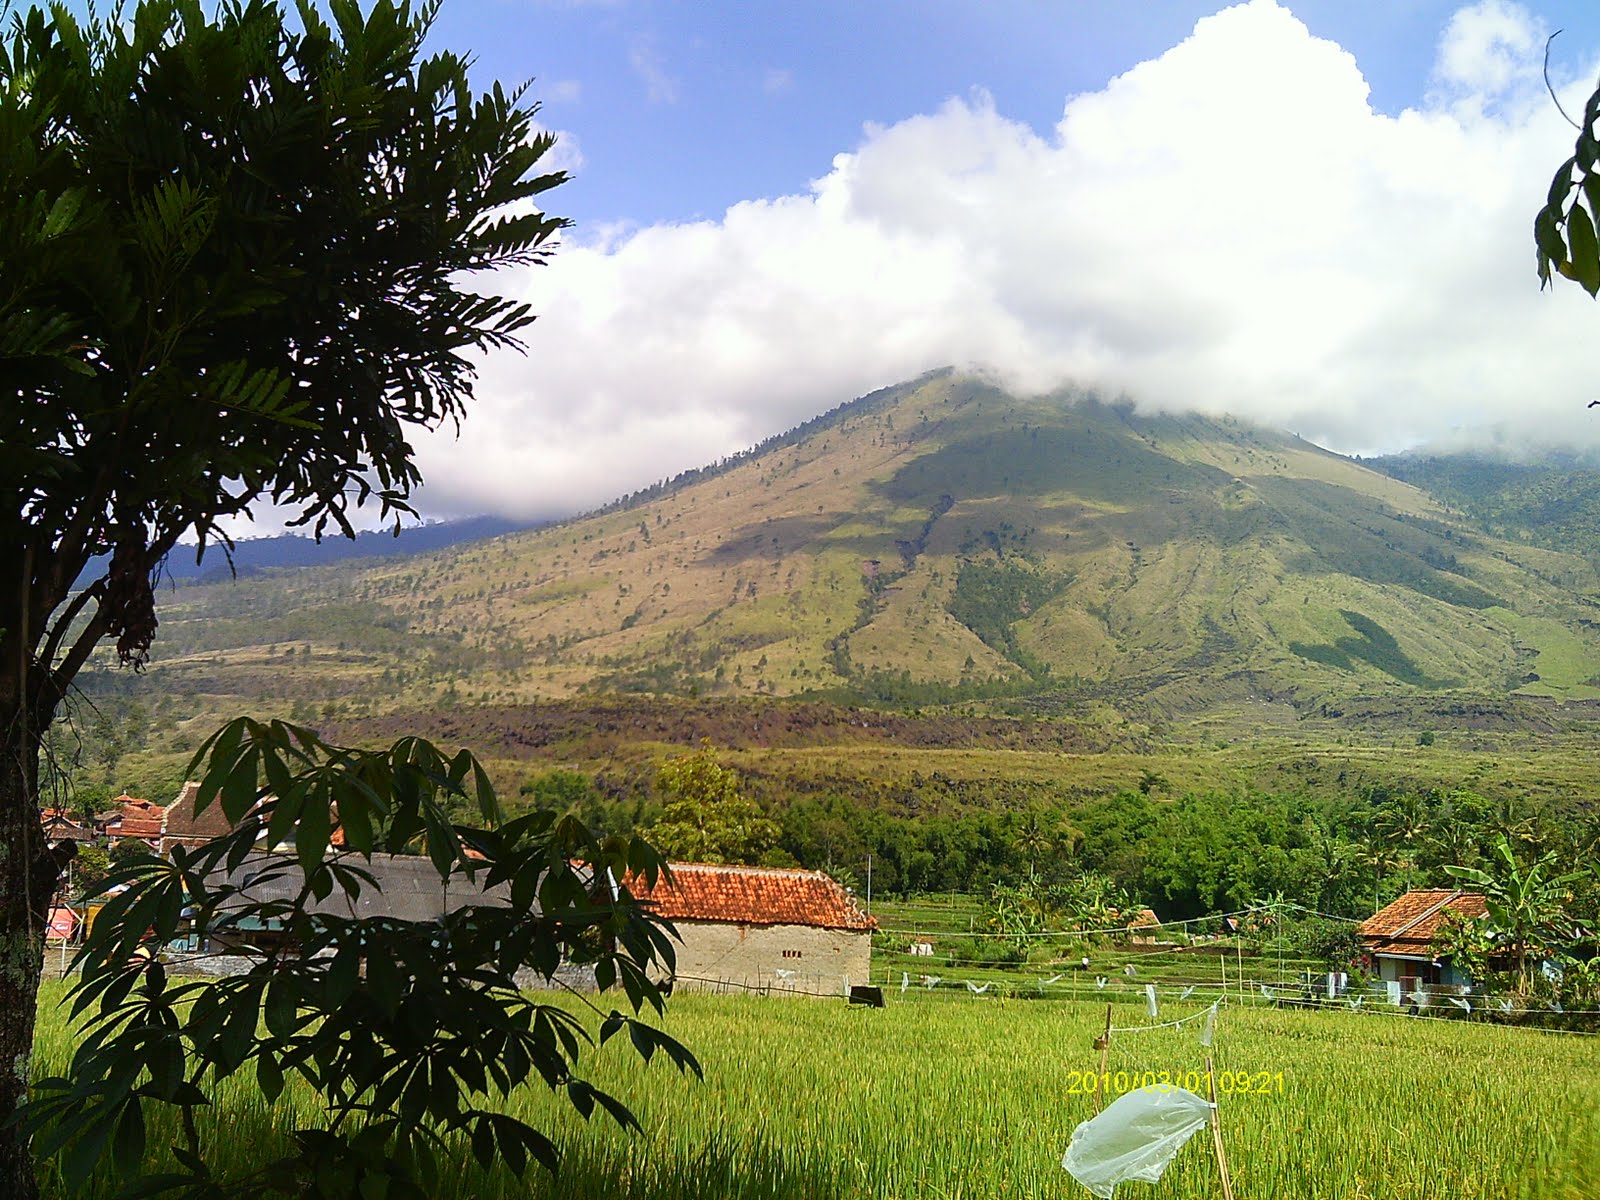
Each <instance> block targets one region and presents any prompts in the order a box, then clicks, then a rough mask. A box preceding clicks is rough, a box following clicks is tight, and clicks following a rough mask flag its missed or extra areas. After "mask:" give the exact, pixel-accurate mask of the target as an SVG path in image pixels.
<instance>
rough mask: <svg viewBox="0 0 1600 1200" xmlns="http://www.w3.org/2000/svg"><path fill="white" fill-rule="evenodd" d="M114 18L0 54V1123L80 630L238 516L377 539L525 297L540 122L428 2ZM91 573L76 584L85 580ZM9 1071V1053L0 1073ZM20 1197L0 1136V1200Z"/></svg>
mask: <svg viewBox="0 0 1600 1200" xmlns="http://www.w3.org/2000/svg"><path fill="white" fill-rule="evenodd" d="M329 12H330V14H331V17H332V21H333V23H332V25H330V24H329V23H328V21H327V20H325V19H324V17H323V16H322V15H321V13H320V12H319V11H318V9H317V8H316V7H315V6H314V5H313V3H312V2H311V0H299V2H298V25H299V29H296V28H295V27H294V26H293V25H292V24H291V23H290V22H289V21H287V20H286V18H285V14H284V12H283V11H282V10H281V9H280V8H278V7H277V6H276V5H275V4H273V3H271V2H270V0H222V3H221V5H220V7H219V8H218V9H217V10H216V12H215V13H214V14H213V15H212V16H209V17H208V16H206V15H205V14H204V13H203V12H202V10H201V8H200V6H199V5H198V4H190V3H180V2H179V0H136V4H135V6H134V7H133V8H132V9H131V11H130V10H126V9H119V10H118V11H117V12H115V13H114V14H113V15H112V16H111V17H109V18H106V19H101V20H95V21H91V22H90V23H89V24H88V25H87V26H80V24H79V23H78V22H77V21H76V20H74V18H73V17H72V16H71V15H70V13H68V12H67V10H66V9H65V8H64V7H58V8H55V9H53V10H51V11H50V12H49V13H45V12H42V11H40V10H38V9H32V10H30V11H28V12H26V13H19V14H15V15H14V16H13V18H12V21H11V23H10V26H9V28H8V30H7V31H6V33H5V35H4V37H5V40H4V43H3V44H0V279H3V280H4V287H3V288H0V560H3V561H5V562H6V563H8V564H12V570H13V572H14V574H13V577H12V578H13V582H12V583H11V584H10V585H9V586H7V587H4V588H0V1062H4V1063H6V1064H7V1069H6V1070H5V1071H4V1072H0V1116H3V1115H4V1114H7V1113H9V1112H10V1111H11V1110H12V1109H13V1108H14V1107H15V1105H16V1104H17V1102H18V1101H19V1100H20V1098H21V1097H22V1095H23V1093H24V1090H25V1087H26V1080H27V1076H28V1069H27V1064H28V1061H29V1052H30V1049H31V1045H32V1040H33V1023H34V1011H35V996H36V992H37V987H38V978H39V967H40V961H41V956H42V952H43V942H42V930H43V927H44V916H45V912H44V906H45V904H46V903H47V901H48V898H49V897H50V896H51V894H52V893H53V892H54V890H55V883H56V879H57V876H58V874H59V871H60V869H61V863H62V859H63V856H64V854H65V851H64V850H62V851H59V852H58V851H56V850H53V849H52V848H50V847H47V846H45V845H44V844H43V840H42V838H41V835H40V831H39V823H38V816H37V795H38V781H39V750H40V746H41V743H42V739H43V738H44V736H45V734H46V732H47V731H48V729H49V727H50V724H51V722H52V721H53V720H54V719H55V717H56V715H57V714H58V712H59V711H60V708H61V705H62V703H63V700H64V698H65V697H66V695H67V692H68V688H69V687H70V685H71V683H72V681H73V678H74V676H75V675H76V674H77V673H78V671H79V669H80V668H81V667H82V666H83V665H84V663H85V662H86V661H87V660H88V659H89V656H90V655H91V653H93V652H94V650H95V648H96V647H97V646H98V645H99V644H100V643H101V641H102V640H103V639H107V638H110V639H114V640H115V645H116V654H117V656H118V658H119V659H120V660H121V661H122V662H123V663H125V664H131V665H133V666H134V667H138V666H139V665H141V664H142V663H143V662H144V661H145V660H146V658H147V657H148V654H149V651H150V647H151V643H152V641H153V639H154V637H155V632H156V613H155V604H154V593H153V589H152V583H151V581H152V575H153V573H154V572H155V571H156V570H157V569H158V568H159V565H160V563H161V561H162V560H163V558H164V557H165V556H166V555H167V554H168V553H169V552H170V551H171V550H172V549H173V548H174V547H175V546H176V545H177V542H178V539H179V538H180V537H182V536H184V535H185V534H188V535H192V536H194V537H196V538H198V540H199V546H200V552H201V553H203V552H204V549H205V548H206V547H207V546H208V545H211V546H215V545H216V544H217V543H218V542H219V541H220V542H221V543H222V545H223V547H224V549H225V550H226V548H227V547H228V543H227V539H226V535H225V531H224V528H223V522H224V521H225V520H227V519H228V518H235V517H239V516H241V515H245V514H248V513H250V512H251V511H252V508H253V507H254V506H257V505H259V504H262V503H268V502H270V503H272V504H275V505H278V506H279V507H280V509H281V510H283V511H286V512H288V513H290V514H291V515H292V519H293V523H296V524H301V525H308V526H310V527H311V528H312V530H313V531H314V532H316V533H317V534H318V535H319V536H320V535H321V534H322V533H323V532H324V531H325V530H326V529H328V528H335V529H338V530H341V531H343V532H344V533H346V534H349V533H351V532H352V529H351V524H350V520H349V515H348V514H349V509H350V507H351V506H352V505H353V504H354V505H360V504H361V503H363V502H365V501H369V500H370V501H375V502H376V503H377V505H378V506H379V510H380V513H381V515H382V517H383V518H384V519H391V518H392V519H393V520H395V521H396V523H398V521H399V518H400V515H401V514H404V513H407V512H409V511H411V510H410V506H409V503H408V500H409V497H410V496H411V493H412V489H413V488H414V487H415V485H416V484H417V483H418V482H419V476H418V472H417V469H416V467H415V465H414V463H413V461H412V449H411V445H410V441H409V436H410V431H411V430H412V429H426V428H434V427H437V426H439V425H441V424H443V423H446V422H450V421H455V420H459V418H460V417H461V415H462V414H463V413H464V411H465V409H466V404H467V401H468V400H469V399H470V395H471V385H472V381H473V378H474V366H473V361H472V359H471V358H470V357H469V353H470V352H475V351H484V350H489V349H500V348H516V347H518V346H519V345H520V343H519V342H518V339H517V335H518V332H519V331H520V330H522V329H523V328H525V327H526V326H527V325H528V323H529V322H530V321H532V320H533V315H532V313H531V312H530V311H529V310H528V308H527V306H526V305H524V304H520V303H514V302H512V301H510V300H507V299H505V298H503V297H501V296H498V295H495V294H494V293H493V292H492V291H491V290H487V289H486V288H485V280H484V279H483V278H482V273H483V272H486V271H489V270H492V269H494V268H497V267H502V266H508V265H516V264H531V263H538V262H541V261H543V259H544V258H545V256H546V255H548V254H549V253H550V251H551V248H552V243H551V240H550V239H551V238H552V237H553V235H554V234H555V233H556V232H557V231H558V230H559V229H560V228H562V227H563V226H564V225H565V224H566V222H564V221H563V220H561V219H559V218H556V217H552V216H549V215H547V214H545V213H543V212H542V211H540V210H539V209H538V208H537V198H538V197H539V195H540V194H541V193H543V192H544V191H546V190H547V189H549V188H551V187H553V186H555V185H556V184H559V183H560V182H561V181H562V179H563V178H564V176H563V175H562V174H561V173H559V172H552V173H544V174H539V173H537V171H536V168H537V164H538V162H539V160H540V158H541V157H542V156H543V154H544V153H545V152H546V151H547V150H548V149H549V148H550V146H551V144H552V139H551V138H550V137H549V136H548V135H545V134H541V133H538V132H537V130H536V127H535V126H534V124H533V117H534V112H535V106H534V105H532V104H529V103H525V102H524V100H523V97H522V94H521V93H520V92H514V93H512V94H509V95H508V94H506V93H505V92H504V91H503V90H502V89H501V88H500V87H499V86H498V85H496V86H494V87H493V88H491V89H490V90H489V91H488V92H487V93H482V94H479V93H475V92H474V91H473V90H472V88H471V86H470V84H469V81H468V77H467V64H466V62H465V60H464V59H462V58H461V57H460V56H458V55H456V54H453V53H450V52H447V51H441V52H438V53H435V54H433V55H432V56H430V57H426V58H424V57H423V56H422V50H421V47H422V42H423V39H424V38H425V36H426V35H427V32H428V27H429V23H430V21H431V17H432V12H433V9H432V8H431V7H430V8H428V9H425V10H424V11H423V12H422V13H421V14H416V13H413V11H412V10H411V8H410V7H409V5H408V4H407V3H404V2H403V0H373V3H372V7H371V9H370V11H368V12H367V13H366V14H364V15H363V14H362V13H361V12H360V11H358V9H357V8H356V6H355V3H354V2H353V0H330V4H329ZM86 571H87V572H88V574H87V577H86V578H87V586H82V587H79V586H77V581H78V580H79V579H80V577H81V576H84V574H85V572H86ZM12 1064H15V1065H14V1066H13V1065H12ZM34 1192H35V1188H34V1182H33V1179H32V1168H31V1162H30V1160H29V1157H28V1152H27V1147H26V1145H25V1143H24V1142H23V1141H22V1140H21V1139H20V1137H19V1136H18V1134H17V1132H16V1131H15V1129H14V1127H12V1126H10V1125H0V1195H6V1196H15V1197H29V1196H32V1195H33V1194H34Z"/></svg>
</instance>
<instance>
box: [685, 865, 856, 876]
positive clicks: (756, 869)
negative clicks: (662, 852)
mask: <svg viewBox="0 0 1600 1200" xmlns="http://www.w3.org/2000/svg"><path fill="white" fill-rule="evenodd" d="M667 869H668V870H670V871H674V872H676V871H717V872H735V871H737V872H741V873H749V874H753V875H755V874H759V875H811V876H817V877H820V878H823V879H827V878H831V876H829V875H828V874H827V873H826V872H824V871H817V870H812V869H811V868H809V867H766V866H752V865H750V864H748V863H701V862H669V863H667Z"/></svg>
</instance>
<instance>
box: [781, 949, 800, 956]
mask: <svg viewBox="0 0 1600 1200" xmlns="http://www.w3.org/2000/svg"><path fill="white" fill-rule="evenodd" d="M783 956H784V957H785V958H799V957H800V951H798V950H785V951H784V952H783Z"/></svg>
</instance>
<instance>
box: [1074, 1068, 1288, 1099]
mask: <svg viewBox="0 0 1600 1200" xmlns="http://www.w3.org/2000/svg"><path fill="white" fill-rule="evenodd" d="M1215 1079H1216V1084H1217V1091H1218V1092H1220V1093H1222V1094H1223V1095H1225V1096H1269V1095H1272V1096H1281V1095H1283V1092H1284V1077H1283V1072H1282V1071H1217V1072H1216V1073H1215ZM1180 1087H1181V1088H1184V1089H1185V1090H1187V1091H1191V1092H1198V1093H1200V1094H1202V1095H1204V1094H1205V1091H1206V1073H1205V1072H1204V1071H1194V1070H1189V1071H1068V1072H1067V1094H1068V1095H1069V1096H1098V1095H1113V1094H1114V1095H1121V1094H1122V1093H1124V1092H1136V1091H1138V1090H1139V1089H1140V1088H1159V1089H1164V1090H1166V1089H1171V1088H1180Z"/></svg>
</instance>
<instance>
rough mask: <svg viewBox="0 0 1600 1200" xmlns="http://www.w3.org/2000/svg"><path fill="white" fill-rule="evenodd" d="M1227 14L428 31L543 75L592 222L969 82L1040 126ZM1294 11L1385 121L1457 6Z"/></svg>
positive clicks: (598, 9)
mask: <svg viewBox="0 0 1600 1200" xmlns="http://www.w3.org/2000/svg"><path fill="white" fill-rule="evenodd" d="M1221 7H1223V5H1222V4H1219V3H1215V2H1213V3H1193V2H1187V0H1185V2H1175V0H1066V2H1058V3H1043V2H1040V0H1034V2H1031V3H1018V2H1016V0H988V2H981V0H968V2H963V3H956V2H952V0H929V2H926V3H908V2H906V0H873V2H868V3H863V2H861V0H853V2H841V0H813V2H808V3H764V2H749V0H746V2H744V3H728V2H726V0H715V2H700V3H660V2H654V0H619V2H617V3H605V2H598V3H586V2H584V0H547V2H539V0H446V3H445V5H444V8H443V10H442V13H441V15H440V18H439V21H438V24H437V26H436V36H437V39H438V40H439V41H440V42H441V43H442V44H445V45H449V46H451V47H453V48H455V49H458V50H470V51H471V52H472V53H473V54H474V55H475V56H476V58H477V60H478V68H477V76H478V78H479V79H481V80H484V81H487V80H489V79H494V78H498V79H501V80H504V81H507V82H514V81H522V80H525V79H529V78H532V79H534V80H535V84H534V89H533V94H534V95H535V96H536V97H539V98H540V99H541V101H542V103H543V104H544V117H545V120H546V122H547V124H549V125H550V126H552V127H554V128H559V129H562V130H567V131H570V132H571V133H572V135H573V137H574V138H575V140H576V142H577V144H578V146H579V147H580V148H581V151H582V156H583V164H582V167H581V169H580V170H578V171H576V172H575V178H574V181H573V182H572V183H571V184H570V185H568V186H567V187H566V188H564V189H563V190H562V191H561V192H560V193H558V195H559V201H558V202H557V203H556V204H555V205H554V206H553V207H556V208H558V209H559V211H561V212H562V213H563V214H566V215H570V216H572V217H574V218H575V219H577V220H578V221H579V222H580V226H581V227H583V228H587V227H589V226H591V225H595V224H609V223H615V222H634V223H640V224H649V223H653V222H658V221H684V220H692V219H696V218H706V217H712V218H714V217H717V216H720V215H721V213H722V211H723V210H724V209H726V208H727V207H728V206H730V205H732V204H735V203H737V202H739V201H741V200H749V199H752V198H755V197H765V196H776V195H783V194H786V193H790V192H795V191H799V190H803V189H804V187H805V185H806V183H807V181H809V180H811V179H813V178H816V177H818V176H820V175H822V174H824V173H826V172H827V170H828V169H829V167H830V165H831V163H832V159H833V156H834V155H835V154H837V153H839V152H840V151H842V150H847V149H850V148H852V147H853V146H854V145H855V144H856V142H857V141H859V139H860V137H861V133H862V129H863V126H865V125H866V124H867V123H869V122H875V123H878V124H883V125H887V124H892V123H894V122H897V121H900V120H903V119H905V118H907V117H911V116H913V115H915V114H918V113H926V112H931V111H933V110H934V109H936V108H937V107H938V106H939V105H940V103H942V102H943V101H944V100H946V99H947V98H949V97H952V96H965V95H967V94H969V93H970V92H971V91H972V89H974V88H982V89H984V90H986V91H987V92H988V93H989V94H990V95H992V96H993V97H994V101H995V106H996V108H997V109H998V110H999V111H1000V112H1002V113H1004V114H1005V115H1006V116H1007V117H1009V118H1011V119H1013V120H1016V121H1019V122H1023V123H1026V124H1027V125H1029V126H1031V127H1032V128H1034V129H1035V130H1038V131H1046V130H1048V129H1050V128H1051V127H1052V126H1053V125H1054V124H1055V122H1056V121H1057V120H1059V119H1060V117H1061V112H1062V107H1063V104H1064V102H1065V100H1066V98H1067V97H1068V96H1070V95H1073V94H1075V93H1080V92H1090V91H1095V90H1098V89H1100V88H1102V87H1104V86H1105V84H1106V82H1107V81H1108V80H1110V79H1111V78H1113V77H1114V76H1116V75H1119V74H1121V73H1123V72H1124V71H1126V70H1128V69H1129V68H1130V67H1132V66H1134V65H1135V64H1137V63H1139V62H1142V61H1144V60H1146V59H1149V58H1154V57H1155V56H1157V55H1159V54H1161V53H1162V52H1163V51H1164V50H1166V49H1168V48H1169V47H1171V46H1173V45H1175V44H1177V43H1178V42H1180V41H1182V40H1183V39H1184V38H1185V37H1186V36H1187V35H1188V34H1189V32H1190V31H1191V30H1192V29H1193V27H1194V24H1195V21H1196V20H1197V19H1199V18H1200V17H1203V16H1206V15H1208V14H1210V13H1213V12H1215V11H1217V10H1218V9H1219V8H1221ZM1289 7H1290V8H1291V9H1292V10H1293V12H1294V13H1295V15H1296V16H1297V17H1299V18H1300V19H1301V20H1302V21H1304V22H1305V24H1306V25H1307V26H1308V27H1309V29H1310V31H1311V32H1312V33H1313V34H1315V35H1317V36H1319V37H1323V38H1327V39H1330V40H1332V41H1335V42H1337V43H1339V44H1340V45H1342V46H1343V47H1344V48H1345V49H1346V50H1348V51H1350V52H1351V53H1352V54H1353V55H1354V56H1355V58H1356V60H1357V62H1358V63H1359V64H1360V67H1361V70H1362V73H1363V75H1364V76H1365V77H1366V80H1367V82H1368V84H1369V85H1370V87H1371V102H1372V105H1373V107H1374V108H1376V109H1378V110H1379V111H1381V112H1385V113H1390V114H1394V113H1398V112H1399V111H1401V110H1402V109H1403V108H1406V107H1409V106H1415V105H1417V104H1419V103H1421V102H1422V100H1423V98H1424V96H1425V95H1426V93H1427V90H1428V87H1429V79H1430V72H1431V69H1432V66H1433V60H1434V55H1435V48H1436V46H1437V43H1438V41H1439V37H1440V34H1441V32H1442V31H1443V29H1444V27H1445V25H1446V24H1447V22H1448V21H1449V19H1450V17H1451V15H1452V13H1453V12H1455V11H1456V10H1457V9H1458V8H1459V7H1461V5H1459V4H1456V3H1449V2H1443V0H1302V2H1301V3H1291V4H1290V5H1289ZM1528 7H1529V9H1530V10H1531V12H1532V13H1533V14H1534V15H1535V16H1537V17H1541V18H1543V19H1544V21H1545V23H1546V25H1547V26H1548V28H1550V29H1557V28H1564V29H1565V30H1566V32H1565V33H1564V34H1563V35H1562V36H1561V37H1560V38H1558V39H1557V41H1556V46H1555V50H1554V52H1553V56H1554V58H1555V59H1556V60H1557V61H1558V62H1560V63H1570V62H1572V61H1576V60H1583V59H1586V58H1587V57H1590V56H1591V55H1592V53H1593V51H1594V49H1595V47H1596V45H1597V44H1600V5H1596V4H1594V3H1592V0H1591V2H1587V3H1574V2H1570V0H1569V2H1563V3H1555V2H1549V3H1536V4H1532V5H1529V6H1528ZM1262 102H1263V103H1264V104H1270V103H1272V98H1271V97H1270V96H1264V97H1262ZM580 234H581V230H580Z"/></svg>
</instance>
